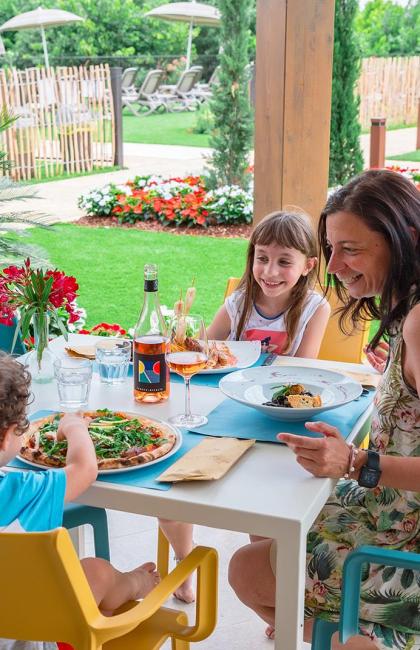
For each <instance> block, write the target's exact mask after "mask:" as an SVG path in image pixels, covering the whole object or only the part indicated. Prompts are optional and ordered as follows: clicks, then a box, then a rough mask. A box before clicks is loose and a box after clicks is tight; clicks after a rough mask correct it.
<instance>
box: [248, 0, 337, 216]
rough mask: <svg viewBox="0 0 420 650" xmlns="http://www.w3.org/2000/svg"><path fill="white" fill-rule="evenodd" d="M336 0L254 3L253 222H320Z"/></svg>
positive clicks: (325, 180) (324, 193) (265, 0)
mask: <svg viewBox="0 0 420 650" xmlns="http://www.w3.org/2000/svg"><path fill="white" fill-rule="evenodd" d="M333 45H334V0H257V56H256V71H257V74H256V109H255V207H254V223H258V221H260V220H261V219H262V218H263V217H264V216H265V215H266V214H268V213H269V212H272V211H273V210H277V209H280V208H284V207H285V206H288V205H289V206H290V205H294V206H300V207H301V208H303V209H304V210H306V211H307V212H308V213H309V214H310V215H311V217H312V219H313V220H314V223H316V222H317V220H318V216H319V213H320V211H321V209H322V207H323V206H324V204H325V201H326V197H327V189H328V159H329V140H330V113H331V78H332V56H333Z"/></svg>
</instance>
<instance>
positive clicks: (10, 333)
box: [0, 318, 26, 357]
mask: <svg viewBox="0 0 420 650" xmlns="http://www.w3.org/2000/svg"><path fill="white" fill-rule="evenodd" d="M16 324H17V321H16V318H14V319H13V325H2V324H1V323H0V350H3V352H7V353H8V354H13V356H16V357H18V356H20V355H21V354H25V352H26V348H25V344H24V342H23V340H22V336H21V333H20V332H19V334H18V337H17V339H16V343H15V347H14V349H13V351H12V344H13V337H14V335H15V329H16Z"/></svg>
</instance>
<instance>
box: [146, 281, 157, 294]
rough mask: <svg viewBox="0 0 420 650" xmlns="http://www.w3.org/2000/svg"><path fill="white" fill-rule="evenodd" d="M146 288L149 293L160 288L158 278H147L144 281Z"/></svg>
mask: <svg viewBox="0 0 420 650" xmlns="http://www.w3.org/2000/svg"><path fill="white" fill-rule="evenodd" d="M144 290H145V291H147V293H153V292H155V291H157V290H158V281H157V278H156V279H155V280H145V281H144Z"/></svg>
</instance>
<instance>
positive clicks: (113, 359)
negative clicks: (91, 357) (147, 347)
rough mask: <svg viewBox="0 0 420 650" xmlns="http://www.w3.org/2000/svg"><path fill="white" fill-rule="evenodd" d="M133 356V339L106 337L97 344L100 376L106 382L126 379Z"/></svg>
mask: <svg viewBox="0 0 420 650" xmlns="http://www.w3.org/2000/svg"><path fill="white" fill-rule="evenodd" d="M130 358H131V341H128V340H127V339H113V340H110V339H106V340H104V341H99V342H98V343H97V344H96V346H95V359H96V363H97V364H98V372H99V377H100V379H101V381H102V382H104V383H106V384H120V383H122V382H123V381H125V380H126V378H127V374H128V366H129V363H130Z"/></svg>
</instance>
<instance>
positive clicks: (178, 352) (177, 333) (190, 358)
mask: <svg viewBox="0 0 420 650" xmlns="http://www.w3.org/2000/svg"><path fill="white" fill-rule="evenodd" d="M208 354H209V344H208V340H207V333H206V328H205V325H204V321H203V319H202V318H201V316H195V315H193V314H188V315H186V314H180V315H177V316H175V317H174V318H173V320H172V322H171V332H170V341H169V346H168V351H167V353H166V362H167V364H168V366H169V368H170V370H172V372H176V373H177V374H178V375H181V377H183V378H184V382H185V413H183V414H181V415H175V416H173V417H171V418H169V422H172V424H177V425H178V426H181V427H189V428H191V427H200V426H202V425H203V424H207V418H206V417H205V416H204V415H194V414H192V413H191V405H190V379H191V377H192V376H193V375H195V374H196V373H197V372H199V371H200V370H203V368H205V367H206V365H207V359H208Z"/></svg>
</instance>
